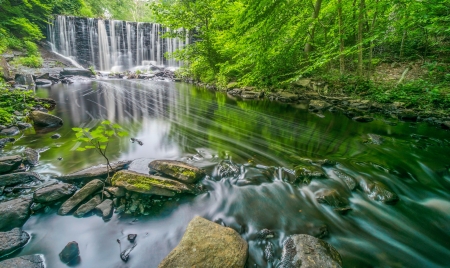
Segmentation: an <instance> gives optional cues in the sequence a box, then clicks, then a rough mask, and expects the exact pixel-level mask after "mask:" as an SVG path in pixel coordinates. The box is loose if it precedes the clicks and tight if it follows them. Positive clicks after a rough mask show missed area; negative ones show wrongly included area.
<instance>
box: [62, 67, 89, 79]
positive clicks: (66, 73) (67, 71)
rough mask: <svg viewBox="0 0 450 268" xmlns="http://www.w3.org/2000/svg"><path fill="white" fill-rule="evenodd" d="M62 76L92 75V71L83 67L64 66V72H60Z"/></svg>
mask: <svg viewBox="0 0 450 268" xmlns="http://www.w3.org/2000/svg"><path fill="white" fill-rule="evenodd" d="M60 75H61V76H70V75H74V76H75V75H76V76H84V77H91V76H92V72H91V71H89V70H86V69H81V68H64V69H63V70H62V72H61V73H60Z"/></svg>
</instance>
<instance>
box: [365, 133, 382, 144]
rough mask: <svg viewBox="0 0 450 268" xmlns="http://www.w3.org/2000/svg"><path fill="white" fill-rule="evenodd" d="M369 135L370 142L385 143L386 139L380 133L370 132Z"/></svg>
mask: <svg viewBox="0 0 450 268" xmlns="http://www.w3.org/2000/svg"><path fill="white" fill-rule="evenodd" d="M367 137H368V143H372V144H375V145H381V144H383V141H384V139H383V137H381V136H380V135H377V134H371V133H369V134H367Z"/></svg>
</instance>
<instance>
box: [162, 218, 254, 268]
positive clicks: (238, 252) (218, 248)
mask: <svg viewBox="0 0 450 268" xmlns="http://www.w3.org/2000/svg"><path fill="white" fill-rule="evenodd" d="M247 257H248V245H247V242H246V241H245V240H244V239H242V237H241V236H240V235H239V234H238V233H237V232H236V231H234V230H233V229H231V228H228V227H223V226H221V225H219V224H217V223H214V222H211V221H208V220H206V219H204V218H201V217H198V216H197V217H195V218H194V219H193V220H192V221H191V222H190V223H189V225H188V227H187V229H186V232H185V233H184V236H183V238H182V239H181V242H180V244H178V246H177V247H176V248H175V249H174V250H172V252H170V254H169V255H168V256H167V257H166V258H164V260H163V261H162V262H161V263H160V264H159V266H158V267H159V268H166V267H167V268H172V267H210V268H215V267H217V268H222V267H244V266H245V262H246V261H247Z"/></svg>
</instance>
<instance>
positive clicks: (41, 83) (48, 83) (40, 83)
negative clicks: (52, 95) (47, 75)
mask: <svg viewBox="0 0 450 268" xmlns="http://www.w3.org/2000/svg"><path fill="white" fill-rule="evenodd" d="M52 84H53V83H52V81H50V80H48V79H36V85H37V86H44V87H45V86H51V85H52Z"/></svg>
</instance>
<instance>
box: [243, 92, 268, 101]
mask: <svg viewBox="0 0 450 268" xmlns="http://www.w3.org/2000/svg"><path fill="white" fill-rule="evenodd" d="M263 96H264V93H263V92H256V91H244V92H242V93H241V97H242V98H243V99H250V100H251V99H258V98H262V97H263Z"/></svg>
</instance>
